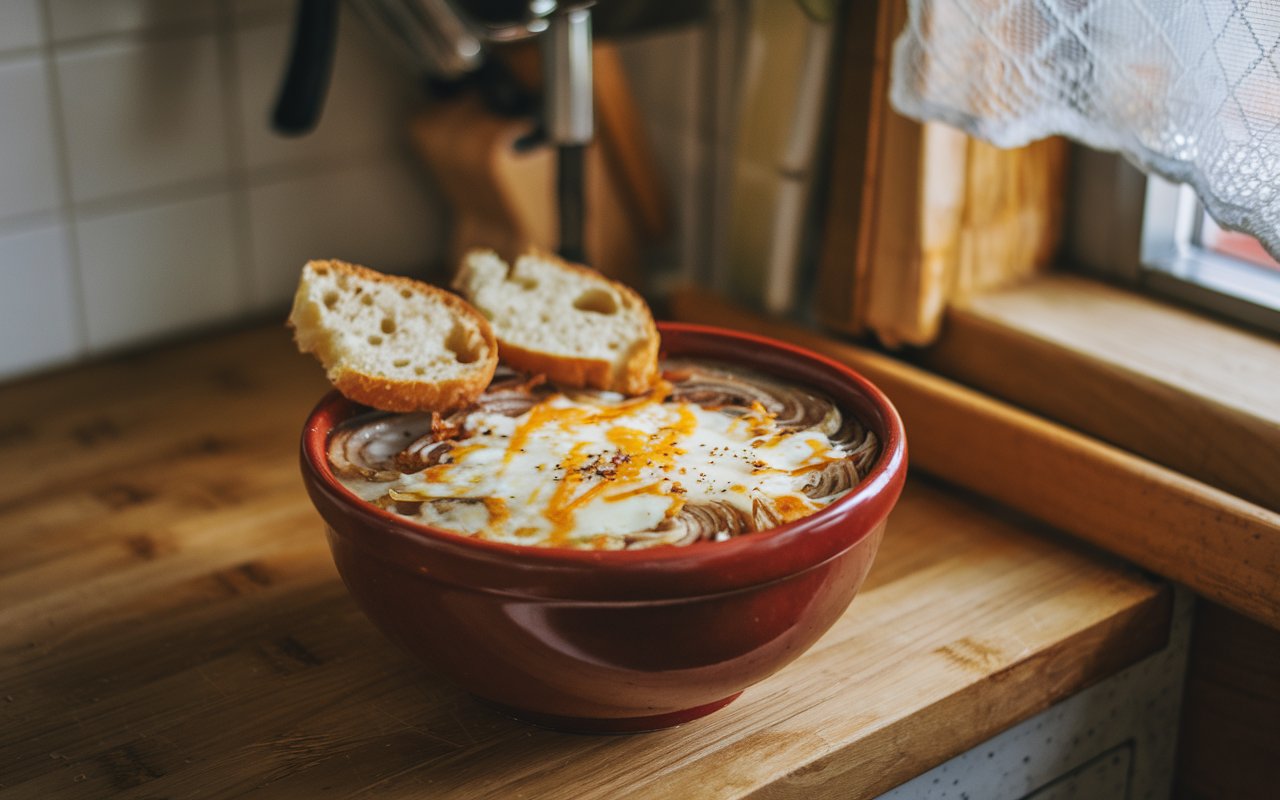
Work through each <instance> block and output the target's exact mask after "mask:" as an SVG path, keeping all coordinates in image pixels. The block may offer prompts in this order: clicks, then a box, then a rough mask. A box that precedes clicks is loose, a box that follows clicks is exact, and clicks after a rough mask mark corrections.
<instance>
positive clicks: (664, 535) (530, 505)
mask: <svg viewBox="0 0 1280 800" xmlns="http://www.w3.org/2000/svg"><path fill="white" fill-rule="evenodd" d="M669 389H670V387H669V386H659V387H658V388H656V389H655V390H654V392H653V393H651V395H650V396H648V397H645V398H639V399H632V400H625V399H623V398H622V397H621V396H619V395H609V394H607V393H599V396H598V399H597V398H592V397H584V398H580V399H573V398H570V397H568V396H565V395H563V394H553V395H550V396H548V397H546V398H544V399H543V400H541V401H540V402H539V403H537V404H536V405H534V406H533V407H532V408H531V409H530V410H529V411H528V412H526V413H525V414H522V415H521V416H519V417H509V416H504V415H502V414H499V413H486V412H483V411H474V412H472V413H471V414H469V415H468V416H467V417H466V418H465V421H464V422H463V426H462V427H463V429H464V430H465V431H467V432H468V435H467V436H466V438H464V439H461V440H460V441H458V442H457V443H456V445H455V446H454V447H453V449H452V451H451V453H450V460H449V462H448V463H442V464H438V465H435V466H431V467H428V468H426V469H424V470H422V471H420V472H416V473H413V474H402V475H400V476H399V477H397V478H396V479H394V480H393V481H391V482H390V483H387V482H377V483H375V482H367V481H346V483H347V485H348V486H349V487H350V488H352V489H353V490H355V491H356V492H357V493H358V494H360V495H361V496H362V497H364V499H366V500H370V501H374V502H378V501H379V500H380V499H381V501H382V502H383V504H384V505H389V506H392V507H394V508H395V509H396V510H397V511H399V512H400V513H404V514H406V515H408V516H412V517H414V518H415V519H418V520H420V521H422V522H425V523H427V524H430V525H434V526H436V527H441V528H445V529H448V530H452V531H456V532H458V533H463V534H470V535H473V536H476V537H478V538H482V539H487V540H492V541H499V542H507V543H511V544H522V545H541V546H557V547H575V548H587V549H620V548H623V547H627V546H634V545H635V544H636V543H637V542H638V541H639V542H641V543H642V544H641V546H649V545H653V544H664V543H670V542H674V541H676V540H677V539H679V538H680V536H681V535H682V532H681V531H680V530H670V529H671V528H672V527H673V526H672V525H671V524H670V521H671V520H672V519H673V518H675V517H676V516H677V515H679V514H680V512H681V510H682V509H683V508H685V506H686V505H690V504H706V503H717V502H719V503H725V504H728V505H729V506H732V507H733V508H735V509H738V510H739V511H740V512H741V513H742V514H743V515H744V517H745V519H747V520H750V519H752V518H753V515H754V514H755V513H756V510H757V508H758V507H759V504H761V503H764V504H767V505H768V507H769V508H771V509H772V511H773V512H774V516H775V518H780V519H782V520H784V521H790V520H792V519H795V518H798V517H802V516H806V515H808V514H811V513H813V512H814V511H816V510H818V509H819V508H821V507H823V506H825V505H827V504H829V503H830V502H831V501H832V500H834V499H836V497H837V496H838V495H836V496H832V497H826V498H819V499H816V500H815V499H812V498H810V497H808V496H806V495H805V494H804V493H803V491H802V490H803V489H804V487H805V485H806V484H807V483H808V482H809V481H810V479H811V477H812V475H813V473H814V472H816V471H818V470H821V469H822V468H823V467H825V466H827V465H828V464H831V463H832V462H833V461H838V460H841V459H844V458H845V457H846V453H844V452H843V451H841V450H840V449H838V448H836V447H835V446H834V445H833V444H832V442H831V440H830V439H829V438H828V437H827V436H826V435H825V434H823V433H821V432H819V431H816V430H803V431H786V430H781V429H779V427H778V426H777V425H776V424H775V423H774V420H773V417H772V416H771V415H770V414H768V413H767V412H765V410H764V409H763V408H762V407H760V406H758V405H757V406H756V407H754V408H753V409H752V410H751V411H750V412H748V413H746V414H742V415H740V416H733V415H731V414H728V413H725V412H722V411H717V410H712V409H706V408H703V407H701V406H699V405H696V404H692V403H685V402H671V401H668V402H661V398H662V397H665V396H667V394H668V390H669ZM677 527H678V526H677ZM664 528H665V529H667V530H664ZM728 536H729V534H728V533H727V532H721V533H720V535H718V536H717V537H715V538H728Z"/></svg>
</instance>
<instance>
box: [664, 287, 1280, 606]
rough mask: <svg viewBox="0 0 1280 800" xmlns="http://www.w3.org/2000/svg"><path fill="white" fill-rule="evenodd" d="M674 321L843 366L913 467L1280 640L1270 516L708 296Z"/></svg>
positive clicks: (1279, 544)
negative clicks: (738, 333) (904, 446)
mask: <svg viewBox="0 0 1280 800" xmlns="http://www.w3.org/2000/svg"><path fill="white" fill-rule="evenodd" d="M672 308H673V310H674V312H675V315H676V317H677V318H679V319H685V320H688V321H690V322H703V323H708V324H712V325H722V326H725V327H730V328H742V329H747V330H754V331H756V332H757V333H761V334H764V335H766V336H774V337H776V338H779V339H784V340H787V341H791V342H795V343H796V344H800V345H803V346H805V347H810V348H812V349H814V350H816V351H818V352H820V353H824V354H825V355H828V356H830V357H832V358H835V359H836V360H838V361H843V362H844V363H846V364H849V365H850V366H852V367H853V368H854V369H857V370H859V371H860V372H861V373H862V374H863V375H865V376H867V377H868V378H870V379H871V380H872V381H875V382H876V383H877V384H878V385H879V386H880V388H882V389H883V390H884V391H885V393H886V394H888V396H889V398H890V399H891V400H893V402H894V404H895V405H896V406H897V408H898V411H899V412H900V413H901V414H902V418H903V421H904V424H905V425H906V427H907V431H908V439H909V441H910V448H911V460H912V464H913V465H915V466H916V467H918V468H922V469H924V470H926V471H928V472H930V473H932V474H933V475H936V476H938V477H940V478H944V479H945V480H947V481H950V482H952V483H954V484H955V485H957V486H962V487H964V488H966V489H969V490H971V491H974V492H977V493H978V494H980V495H982V496H984V497H989V498H992V499H994V500H997V501H999V502H1001V503H1004V504H1005V505H1007V506H1009V507H1011V508H1016V509H1018V510H1019V511H1022V512H1025V513H1027V514H1030V515H1032V516H1034V517H1036V518H1037V519H1040V520H1043V521H1045V522H1048V523H1050V524H1052V525H1054V526H1055V527H1057V528H1060V529H1061V530H1064V531H1067V532H1069V533H1071V534H1073V535H1075V536H1078V537H1080V538H1081V539H1084V540H1085V541H1088V542H1091V543H1093V544H1095V545H1098V546H1099V547H1103V548H1106V549H1107V550H1110V551H1111V552H1113V553H1116V554H1118V555H1120V556H1122V557H1124V558H1126V559H1128V560H1130V561H1132V562H1134V563H1135V564H1140V565H1142V566H1144V567H1146V568H1147V569H1150V570H1152V571H1154V572H1156V573H1158V574H1160V575H1163V576H1165V577H1168V578H1172V579H1173V580H1176V581H1179V582H1181V583H1184V584H1186V585H1187V586H1189V587H1191V588H1192V589H1193V590H1195V591H1196V592H1197V593H1198V594H1201V595H1203V596H1205V597H1208V598H1210V599H1212V600H1214V601H1215V602H1218V603H1221V604H1222V605H1225V606H1227V607H1228V608H1231V609H1233V610H1235V611H1238V612H1240V613H1242V614H1245V615H1246V616H1248V617H1251V618H1252V619H1255V620H1257V621H1259V622H1262V623H1263V624H1265V625H1267V626H1269V627H1271V628H1276V629H1280V581H1277V580H1276V576H1277V575H1280V513H1276V512H1275V511H1272V510H1270V509H1267V508H1263V507H1261V506H1258V505H1255V504H1253V503H1249V502H1247V501H1245V500H1242V499H1240V498H1239V497H1236V496H1235V495H1232V494H1229V493H1227V492H1224V491H1222V490H1221V489H1216V488H1214V487H1212V486H1209V485H1206V484H1204V483H1201V482H1200V481H1197V480H1194V479H1192V478H1189V477H1187V476H1185V475H1183V474H1182V473H1179V472H1177V471H1175V470H1171V469H1168V468H1166V467H1162V466H1160V465H1158V464H1153V463H1152V462H1150V461H1148V460H1146V459H1144V458H1141V457H1139V456H1135V455H1133V454H1131V453H1128V452H1125V451H1124V450H1121V449H1119V448H1116V447H1113V446H1111V445H1108V444H1105V443H1103V442H1101V441H1098V440H1097V439H1095V438H1093V437H1091V436H1087V435H1085V434H1082V433H1078V432H1076V431H1073V430H1071V429H1069V428H1066V427H1064V426H1062V425H1058V424H1055V423H1053V422H1050V421H1048V420H1046V419H1044V418H1043V417H1040V416H1037V415H1035V414H1031V413H1028V412H1026V411H1023V410H1022V409H1019V408H1017V407H1015V406H1012V405H1010V404H1008V403H1004V402H1001V401H999V400H996V399H994V398H992V397H991V396H990V395H986V394H982V393H980V392H976V391H973V390H971V389H967V388H965V387H964V386H961V385H960V384H958V383H955V382H953V381H950V380H947V379H945V378H940V377H938V376H936V375H934V374H932V373H930V372H926V371H924V370H923V369H920V368H918V367H914V366H912V365H910V364H907V363H906V362H903V361H900V360H898V359H896V358H892V357H890V356H886V355H884V354H882V353H878V352H875V351H873V350H869V349H867V348H864V347H859V346H857V345H853V344H848V343H844V342H840V341H837V340H835V339H833V338H831V337H829V336H824V335H823V334H821V333H818V332H817V331H814V330H812V329H809V328H805V327H802V326H800V325H796V324H794V323H789V322H783V321H780V320H776V319H769V318H766V317H763V316H761V315H759V314H757V313H753V312H748V311H744V310H742V309H741V308H738V307H736V306H734V305H732V304H730V303H726V302H725V301H723V300H721V299H718V298H716V297H715V296H713V295H711V294H708V293H706V292H702V291H697V290H690V291H688V292H685V293H682V294H679V295H678V296H676V297H675V298H674V302H673V303H672Z"/></svg>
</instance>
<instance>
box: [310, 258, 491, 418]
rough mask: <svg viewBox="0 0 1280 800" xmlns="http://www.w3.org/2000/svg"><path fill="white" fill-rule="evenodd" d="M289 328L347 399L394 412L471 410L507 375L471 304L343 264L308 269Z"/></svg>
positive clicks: (483, 322)
mask: <svg viewBox="0 0 1280 800" xmlns="http://www.w3.org/2000/svg"><path fill="white" fill-rule="evenodd" d="M289 325H290V327H292V328H293V331H294V339H295V341H296V342H297V344H298V349H299V350H301V351H302V352H304V353H312V354H314V355H315V356H316V357H317V358H318V359H319V360H320V363H321V364H322V365H323V366H324V368H325V371H326V372H327V373H328V376H329V380H330V381H331V382H332V383H333V385H334V386H335V387H336V388H337V389H338V391H340V392H342V394H343V395H344V396H346V397H347V398H349V399H351V400H354V401H356V402H358V403H364V404H365V405H369V406H373V407H374V408H380V409H383V410H385V411H439V412H441V413H448V412H449V411H453V410H455V409H459V408H463V407H465V406H467V405H469V404H470V403H472V402H473V401H474V400H475V399H476V398H477V397H479V396H480V394H481V393H482V392H483V391H484V390H485V387H487V386H488V385H489V381H490V380H491V379H492V378H493V372H494V370H495V369H496V368H497V366H498V345H497V342H496V341H495V339H494V335H493V330H492V329H491V328H490V327H489V323H488V322H487V321H486V320H485V318H484V317H483V316H482V315H481V314H480V313H478V312H477V311H476V310H475V309H474V308H472V307H471V306H470V305H468V304H467V303H466V302H465V301H464V300H462V299H461V298H459V297H457V296H455V295H453V294H450V293H449V292H446V291H444V290H442V289H438V288H436V287H434V286H429V285H427V284H425V283H422V282H420V281H415V280H412V279H410V278H402V277H397V276H392V275H383V274H381V273H379V272H375V271H373V270H371V269H366V268H365V267H360V266H356V265H354V264H347V263H344V262H342V261H310V262H308V263H307V264H306V266H304V267H303V268H302V277H301V280H300V281H299V283H298V291H297V294H296V295H295V296H294V299H293V310H292V312H291V313H290V314H289Z"/></svg>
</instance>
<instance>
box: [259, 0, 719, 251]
mask: <svg viewBox="0 0 1280 800" xmlns="http://www.w3.org/2000/svg"><path fill="white" fill-rule="evenodd" d="M354 5H355V7H356V8H357V9H358V10H359V11H360V13H361V14H362V15H363V16H364V17H365V18H366V20H368V21H369V22H370V23H371V24H372V26H373V27H374V29H375V30H377V31H379V32H380V33H381V34H382V35H383V36H384V38H385V39H386V40H387V42H388V44H389V46H391V47H392V48H393V50H394V51H395V52H397V53H398V54H399V55H400V56H401V57H402V58H403V59H404V60H406V61H407V62H408V63H410V65H411V66H412V67H413V68H414V69H416V70H418V71H419V72H420V73H421V74H423V75H424V76H429V77H431V78H433V79H436V80H445V81H459V80H463V79H465V77H466V76H468V75H472V74H480V73H481V72H483V71H484V70H485V69H486V65H489V64H492V63H493V62H491V60H490V59H488V58H486V53H485V47H486V45H492V44H498V43H505V42H513V41H520V40H523V39H528V38H531V37H535V36H538V37H540V45H541V49H542V73H543V80H542V113H541V120H542V127H541V131H540V135H541V137H542V138H543V139H544V140H545V141H548V142H550V143H551V144H553V145H554V146H555V148H556V151H557V158H556V181H555V185H556V205H557V210H558V227H559V239H558V241H559V248H558V249H559V251H560V254H561V255H562V256H564V257H565V258H568V259H571V260H574V261H584V260H586V258H585V256H586V254H585V252H584V248H583V221H584V217H585V206H584V198H585V189H584V171H585V147H586V145H588V144H589V143H590V142H591V140H592V138H593V136H594V133H595V126H594V116H595V114H594V108H593V103H592V83H593V69H592V47H591V41H592V35H593V27H594V28H597V29H598V30H599V31H600V32H601V33H603V34H614V33H620V32H627V33H633V32H636V31H638V30H644V29H649V28H653V27H658V26H662V25H667V24H674V23H678V22H683V21H688V20H691V19H695V18H697V17H698V16H700V15H701V14H702V13H703V11H704V10H705V6H706V3H705V2H704V1H702V0H693V2H651V1H649V2H646V1H645V0H601V1H600V2H598V3H597V2H592V1H591V0H570V1H569V2H557V1H556V0H356V2H355V3H354ZM337 19H338V0H299V4H298V12H297V17H296V25H295V28H294V38H293V45H292V54H291V57H290V60H289V65H288V68H287V71H286V73H285V80H284V83H283V85H282V87H281V91H280V95H279V98H278V100H277V103H276V108H275V113H274V115H273V118H272V121H273V125H274V126H275V128H276V130H277V131H279V132H280V133H283V134H286V135H302V134H305V133H306V132H308V131H310V130H311V129H312V128H313V127H314V126H315V124H316V123H317V121H318V120H319V117H320V112H321V110H322V108H323V102H324V94H325V90H326V87H327V85H328V79H329V74H330V71H331V69H332V60H333V51H334V47H335V45H336V39H337V24H338V23H337ZM489 70H490V74H489V77H488V79H487V80H485V81H483V84H482V85H485V84H487V85H488V86H489V91H488V92H487V93H486V96H491V95H496V96H497V97H505V96H509V95H510V92H509V91H504V90H497V91H495V90H494V84H508V85H509V83H510V82H509V81H506V80H505V78H506V77H509V76H503V75H502V74H501V72H502V70H501V68H500V67H498V68H494V67H489ZM516 96H518V92H517V93H516Z"/></svg>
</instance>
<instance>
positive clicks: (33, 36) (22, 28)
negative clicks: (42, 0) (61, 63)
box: [0, 0, 44, 53]
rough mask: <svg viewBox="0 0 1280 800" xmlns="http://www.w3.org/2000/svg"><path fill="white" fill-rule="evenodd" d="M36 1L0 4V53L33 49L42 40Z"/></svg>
mask: <svg viewBox="0 0 1280 800" xmlns="http://www.w3.org/2000/svg"><path fill="white" fill-rule="evenodd" d="M43 28H44V26H43V25H42V24H41V21H40V4H39V2H38V0H4V1H3V2H0V53H3V52H4V51H6V50H16V49H18V48H21V47H35V46H36V45H38V44H40V42H41V39H42V38H43Z"/></svg>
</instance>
